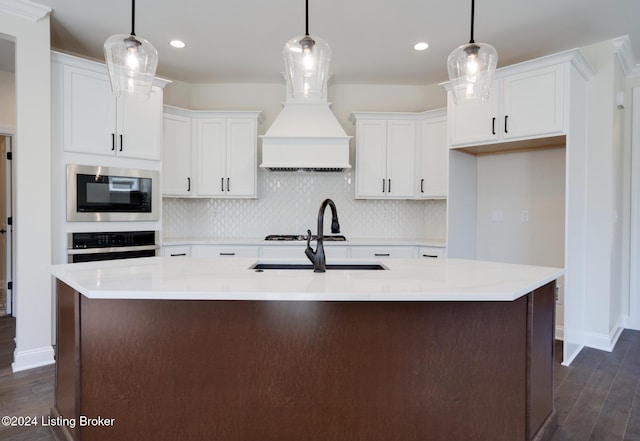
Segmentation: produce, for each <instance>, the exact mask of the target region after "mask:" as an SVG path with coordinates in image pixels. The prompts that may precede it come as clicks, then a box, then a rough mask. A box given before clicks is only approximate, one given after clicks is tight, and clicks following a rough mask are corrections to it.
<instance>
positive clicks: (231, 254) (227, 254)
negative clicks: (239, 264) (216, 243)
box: [220, 253, 236, 256]
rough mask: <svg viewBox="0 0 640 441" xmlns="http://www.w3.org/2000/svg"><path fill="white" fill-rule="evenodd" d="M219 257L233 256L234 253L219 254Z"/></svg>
mask: <svg viewBox="0 0 640 441" xmlns="http://www.w3.org/2000/svg"><path fill="white" fill-rule="evenodd" d="M220 255H221V256H235V255H236V253H220Z"/></svg>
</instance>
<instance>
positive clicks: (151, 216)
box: [67, 164, 160, 222]
mask: <svg viewBox="0 0 640 441" xmlns="http://www.w3.org/2000/svg"><path fill="white" fill-rule="evenodd" d="M159 176H160V175H159V173H158V172H157V171H154V170H132V169H125V168H116V167H96V166H89V165H77V164H67V221H69V222H78V221H156V220H159V219H160V215H159V209H160V190H159V188H160V185H159V181H160V177H159Z"/></svg>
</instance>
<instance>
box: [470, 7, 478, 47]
mask: <svg viewBox="0 0 640 441" xmlns="http://www.w3.org/2000/svg"><path fill="white" fill-rule="evenodd" d="M475 10H476V2H475V0H471V40H469V43H475V41H474V40H473V16H474V15H475Z"/></svg>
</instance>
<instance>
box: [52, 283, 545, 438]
mask: <svg viewBox="0 0 640 441" xmlns="http://www.w3.org/2000/svg"><path fill="white" fill-rule="evenodd" d="M256 277H259V276H256ZM309 277H311V276H309ZM313 277H315V276H313ZM56 283H57V298H58V320H57V323H58V331H57V332H58V335H57V338H58V340H57V347H56V351H57V353H56V360H57V367H56V392H55V407H54V408H53V409H52V420H54V419H55V421H58V422H59V423H60V425H57V426H55V427H52V430H53V431H54V432H55V435H56V437H57V438H58V439H60V440H65V441H66V440H69V441H70V440H74V441H115V440H118V441H176V440H184V441H210V440H215V441H427V440H428V441H529V440H548V439H550V437H551V435H552V434H553V431H554V430H555V427H556V424H557V423H556V421H557V417H556V413H555V411H554V400H553V390H554V388H553V378H554V376H553V357H554V355H553V351H554V344H553V341H554V307H555V305H554V289H555V282H550V283H546V284H544V285H543V286H540V287H539V288H537V289H535V290H533V291H532V292H529V293H528V294H525V295H523V296H521V297H519V298H517V299H516V300H513V301H424V302H420V301H277V300H268V301H259V300H162V299H159V300H155V299H127V298H124V299H108V298H89V297H87V296H85V295H84V294H80V293H79V292H78V291H76V290H74V289H73V288H71V287H70V286H69V285H67V284H65V283H64V282H62V281H60V280H58V281H57V282H56ZM101 422H102V423H101Z"/></svg>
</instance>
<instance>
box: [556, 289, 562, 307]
mask: <svg viewBox="0 0 640 441" xmlns="http://www.w3.org/2000/svg"><path fill="white" fill-rule="evenodd" d="M556 305H562V299H561V298H560V286H559V285H556Z"/></svg>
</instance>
